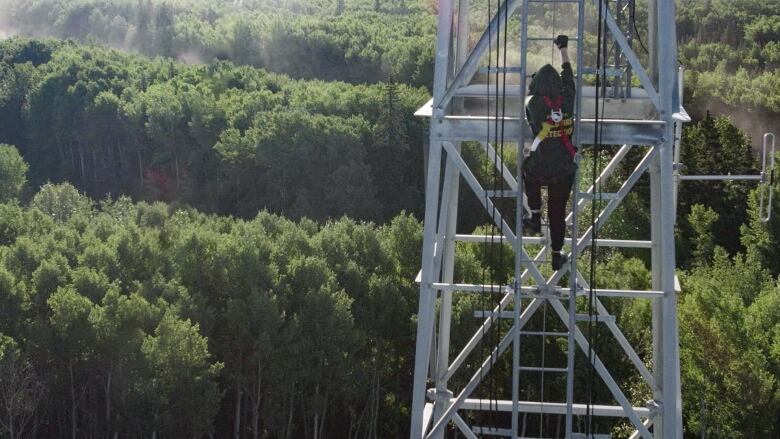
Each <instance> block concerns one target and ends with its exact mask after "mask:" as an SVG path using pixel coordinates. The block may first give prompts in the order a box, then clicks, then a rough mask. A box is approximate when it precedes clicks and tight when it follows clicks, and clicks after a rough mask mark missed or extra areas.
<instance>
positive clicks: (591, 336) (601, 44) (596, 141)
mask: <svg viewBox="0 0 780 439" xmlns="http://www.w3.org/2000/svg"><path fill="white" fill-rule="evenodd" d="M604 8H605V4H604V1H602V0H599V15H598V35H597V49H596V86H595V114H594V130H593V165H592V170H591V171H592V179H593V199H592V201H591V242H590V279H589V283H590V288H589V292H588V377H587V380H586V391H587V400H586V408H585V418H586V425H585V435H586V437H588V438H590V437H592V435H593V411H592V409H593V407H592V406H593V383H594V381H595V368H594V367H593V359H594V356H595V349H596V346H595V345H596V334H597V333H598V330H597V325H596V323H597V322H596V320H597V318H596V317H595V312H594V308H595V301H596V296H595V290H594V289H595V288H596V257H597V252H598V248H597V239H598V227H597V226H598V212H599V211H600V207H601V203H600V199H599V197H598V196H597V193H598V192H600V191H601V188H600V187H597V186H596V183H597V180H598V167H599V162H600V155H601V146H602V145H601V139H602V125H603V113H601V114H600V113H599V109H600V106H599V103H600V100H602V99H603V98H602V96H601V91H600V89H601V88H602V84H601V81H602V80H604V81H605V84H604V87H603V88H604V89H605V90H606V87H607V84H606V64H607V59H606V58H607V50H606V42H607V41H606V38H605V35H604V33H605V30H606V29H605V26H604V16H605V11H604ZM601 103H602V105H601V107H602V108H601V110H602V111H603V101H602V102H601ZM572 275H574V274H572Z"/></svg>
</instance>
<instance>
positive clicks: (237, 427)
mask: <svg viewBox="0 0 780 439" xmlns="http://www.w3.org/2000/svg"><path fill="white" fill-rule="evenodd" d="M233 437H234V438H235V439H240V437H241V379H237V380H236V412H235V416H234V419H233Z"/></svg>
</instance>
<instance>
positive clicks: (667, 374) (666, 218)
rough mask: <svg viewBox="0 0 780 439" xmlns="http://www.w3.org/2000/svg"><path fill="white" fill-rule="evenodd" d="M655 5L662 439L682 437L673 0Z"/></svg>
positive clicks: (675, 32) (675, 50) (675, 64)
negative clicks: (661, 129)
mask: <svg viewBox="0 0 780 439" xmlns="http://www.w3.org/2000/svg"><path fill="white" fill-rule="evenodd" d="M657 5H658V14H657V20H658V37H659V38H658V89H659V93H660V103H661V114H660V118H661V120H663V121H665V122H666V127H665V134H664V138H663V144H662V146H661V151H660V154H659V161H660V165H661V166H660V180H661V185H660V186H661V187H660V189H661V212H662V216H661V224H660V226H661V253H662V260H661V287H662V289H663V291H664V293H665V296H664V298H663V299H661V300H662V301H663V304H662V325H663V327H662V334H661V335H662V342H661V350H662V352H661V354H662V356H663V359H664V360H663V381H662V383H661V386H662V393H663V401H662V406H661V412H662V419H663V427H662V429H661V434H662V437H663V438H664V439H681V438H682V401H681V395H680V347H679V341H678V340H679V338H678V337H679V333H678V326H677V297H676V293H675V289H674V276H675V272H674V271H675V255H674V213H675V207H674V205H673V203H674V151H673V149H674V134H675V133H674V118H673V114H674V113H675V112H677V111H678V109H677V108H674V106H675V101H676V99H675V98H676V96H675V95H674V94H675V89H676V82H677V31H676V23H675V5H674V0H657Z"/></svg>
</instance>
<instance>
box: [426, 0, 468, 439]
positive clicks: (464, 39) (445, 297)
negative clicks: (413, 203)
mask: <svg viewBox="0 0 780 439" xmlns="http://www.w3.org/2000/svg"><path fill="white" fill-rule="evenodd" d="M468 30H469V0H458V22H457V27H456V29H455V41H456V54H455V65H456V68H457V69H460V68H462V67H463V63H464V61H465V60H466V56H467V55H468V47H467V45H468ZM455 148H456V150H457V151H458V152H460V142H458V143H456V144H455ZM444 185H445V188H447V189H448V190H447V191H446V193H447V194H448V196H447V199H446V200H444V199H443V200H442V203H444V202H445V201H446V203H447V204H446V209H447V218H446V226H445V230H444V249H443V255H442V257H443V263H442V282H444V283H452V281H453V276H454V273H455V246H456V242H455V233H456V231H457V224H458V195H459V189H460V171H458V169H457V167H456V166H455V165H454V163H453V162H452V160H449V158H448V160H447V165H446V169H445V171H444ZM444 208H445V207H442V210H444ZM440 233H441V231H440ZM451 319H452V291H450V290H447V291H442V292H441V304H440V306H439V334H438V343H437V347H438V352H437V358H436V363H437V365H438V367H437V368H436V376H435V379H436V404H435V405H434V411H433V423H434V424H435V423H436V422H437V421H438V420H439V419H440V418H441V417H442V415H443V414H444V412H445V411H446V410H447V407H448V406H449V399H450V397H451V396H452V392H450V391H449V389H448V388H447V381H448V380H447V368H448V366H449V358H450V327H451ZM443 437H444V430H441V431H439V432H438V433H436V434H435V435H434V439H440V438H443Z"/></svg>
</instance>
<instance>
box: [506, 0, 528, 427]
mask: <svg viewBox="0 0 780 439" xmlns="http://www.w3.org/2000/svg"><path fill="white" fill-rule="evenodd" d="M504 1H506V0H504ZM504 31H505V32H506V31H507V30H506V29H504ZM527 51H528V0H523V5H522V10H521V11H520V103H521V105H524V104H523V103H524V102H525V97H526V87H527V86H526V78H527V77H528V57H527V56H526V53H527ZM524 128H525V124H523V129H521V130H520V135H519V137H518V138H517V168H516V172H517V197H516V198H515V201H516V202H515V230H516V231H515V236H517V239H516V240H515V248H514V251H515V267H514V269H515V282H514V286H515V291H514V293H515V295H514V316H513V317H514V318H513V321H514V325H513V326H512V331H513V334H512V336H513V338H512V424H511V425H512V435H513V437H514V435H516V434H517V431H518V428H519V415H520V407H519V405H518V401H519V399H520V314H521V312H522V307H523V301H522V298H521V295H520V291H521V287H522V286H523V283H522V279H523V261H522V255H523V254H525V252H524V251H522V250H523V214H524V212H525V205H524V204H523V199H524V198H523V194H524V193H525V182H524V181H523V162H524V158H525V153H524V150H525V129H524Z"/></svg>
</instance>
